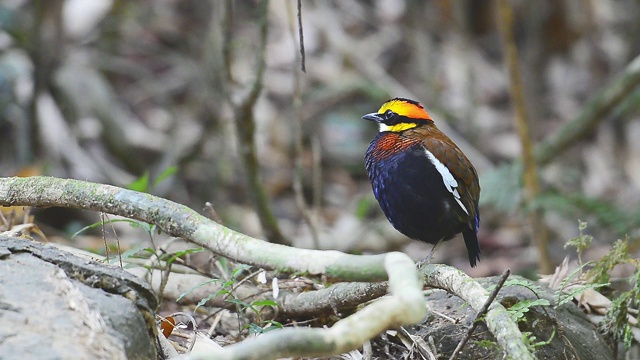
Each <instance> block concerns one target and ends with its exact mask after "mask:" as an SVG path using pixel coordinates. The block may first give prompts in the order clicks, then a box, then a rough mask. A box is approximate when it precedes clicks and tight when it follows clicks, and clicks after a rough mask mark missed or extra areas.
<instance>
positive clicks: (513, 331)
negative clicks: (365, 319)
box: [420, 264, 535, 360]
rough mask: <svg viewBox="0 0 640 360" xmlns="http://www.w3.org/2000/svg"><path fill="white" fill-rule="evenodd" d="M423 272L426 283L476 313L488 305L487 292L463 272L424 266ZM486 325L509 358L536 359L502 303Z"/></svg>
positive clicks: (492, 308) (494, 306)
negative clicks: (448, 294) (444, 291)
mask: <svg viewBox="0 0 640 360" xmlns="http://www.w3.org/2000/svg"><path fill="white" fill-rule="evenodd" d="M420 273H421V274H422V275H423V277H424V280H425V283H427V284H429V285H431V286H434V287H437V288H440V289H443V290H446V291H447V292H450V293H452V294H454V295H456V296H458V297H459V298H461V299H462V300H464V301H465V302H466V303H467V304H469V305H470V306H471V307H472V308H473V309H474V310H476V311H480V310H481V309H482V308H483V306H484V304H485V303H487V300H488V298H489V294H488V293H487V290H486V289H485V288H483V287H482V286H481V285H480V284H478V282H476V281H474V280H473V279H471V278H470V277H469V276H467V275H466V274H465V273H463V272H462V271H461V270H458V269H456V268H452V267H450V266H446V265H438V264H430V265H426V266H424V267H422V268H421V269H420ZM485 322H486V323H487V327H488V328H489V331H491V333H492V334H493V335H494V336H495V338H496V340H497V341H498V344H499V345H500V347H501V348H502V349H503V350H504V352H505V353H506V358H507V359H523V360H528V359H531V360H533V359H535V357H534V356H533V355H532V354H531V352H529V350H528V349H527V346H526V345H525V343H524V341H523V340H524V336H523V335H522V332H520V329H518V325H517V324H516V323H515V322H514V321H513V320H511V316H510V315H509V313H508V312H507V310H506V309H505V308H504V306H502V304H500V303H498V302H493V303H491V305H490V306H489V310H488V312H487V316H486V317H485Z"/></svg>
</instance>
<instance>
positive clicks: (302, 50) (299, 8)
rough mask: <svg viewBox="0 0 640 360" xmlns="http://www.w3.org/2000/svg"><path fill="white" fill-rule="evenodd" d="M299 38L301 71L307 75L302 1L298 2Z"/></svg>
mask: <svg viewBox="0 0 640 360" xmlns="http://www.w3.org/2000/svg"><path fill="white" fill-rule="evenodd" d="M298 38H299V39H300V70H302V72H304V73H306V72H307V68H306V65H305V51H304V31H303V30H302V1H301V0H298Z"/></svg>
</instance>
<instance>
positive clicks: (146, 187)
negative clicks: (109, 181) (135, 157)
mask: <svg viewBox="0 0 640 360" xmlns="http://www.w3.org/2000/svg"><path fill="white" fill-rule="evenodd" d="M177 171H178V168H177V167H175V166H169V167H168V168H166V169H165V170H164V171H163V172H162V173H161V174H160V175H158V177H157V178H156V179H155V180H154V181H153V183H150V179H149V172H148V171H145V172H144V174H142V176H140V177H139V178H137V179H136V180H134V181H133V182H132V183H130V184H129V185H127V189H129V190H134V191H139V192H149V191H150V190H152V189H153V188H155V187H156V186H158V184H160V183H161V182H163V181H164V180H166V179H167V178H168V177H169V176H171V175H173V174H175V173H176V172H177Z"/></svg>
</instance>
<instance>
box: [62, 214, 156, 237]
mask: <svg viewBox="0 0 640 360" xmlns="http://www.w3.org/2000/svg"><path fill="white" fill-rule="evenodd" d="M117 222H126V223H129V225H131V227H134V228H137V227H140V226H142V225H143V224H145V225H148V224H146V223H141V222H140V221H136V220H131V219H113V220H106V221H105V222H104V224H105V225H106V224H110V223H117ZM102 224H103V222H102V221H97V222H94V223H93V224H90V225H87V226H85V227H83V228H82V229H80V230H78V231H76V232H75V234H73V235H71V238H72V239H73V238H75V237H76V236H78V235H80V234H81V233H83V232H85V231H87V230H89V229H93V228H96V227H98V226H101V225H102Z"/></svg>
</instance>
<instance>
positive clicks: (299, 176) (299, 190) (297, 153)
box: [287, 2, 320, 249]
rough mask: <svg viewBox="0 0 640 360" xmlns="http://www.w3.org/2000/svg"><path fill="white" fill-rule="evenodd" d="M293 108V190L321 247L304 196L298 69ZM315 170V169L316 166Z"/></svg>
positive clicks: (294, 78) (294, 86) (300, 99)
mask: <svg viewBox="0 0 640 360" xmlns="http://www.w3.org/2000/svg"><path fill="white" fill-rule="evenodd" d="M289 9H290V8H289V7H287V11H290V10H289ZM298 21H300V2H298ZM298 25H299V26H301V23H298ZM290 31H291V35H292V37H294V36H295V35H294V29H293V26H290ZM300 31H302V30H300ZM301 41H302V40H301ZM303 55H304V54H303ZM296 57H297V56H296ZM303 67H304V62H303ZM303 71H304V69H303ZM293 108H294V111H295V126H294V138H295V147H294V155H293V157H294V159H295V160H294V169H293V192H294V193H295V199H296V205H297V206H298V209H299V210H300V214H301V215H302V218H303V219H304V221H305V222H306V223H307V225H308V226H309V230H310V232H311V240H312V243H313V248H314V249H318V248H320V240H319V237H318V230H317V226H316V222H315V219H314V217H313V212H312V211H311V209H310V208H309V205H308V204H307V201H306V200H305V198H304V191H303V186H302V180H303V173H304V166H303V161H302V153H303V150H304V148H303V145H302V121H303V120H302V119H303V113H302V86H301V84H300V73H298V72H297V71H294V74H293ZM313 170H314V171H315V168H314V169H313ZM314 185H315V183H314Z"/></svg>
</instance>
